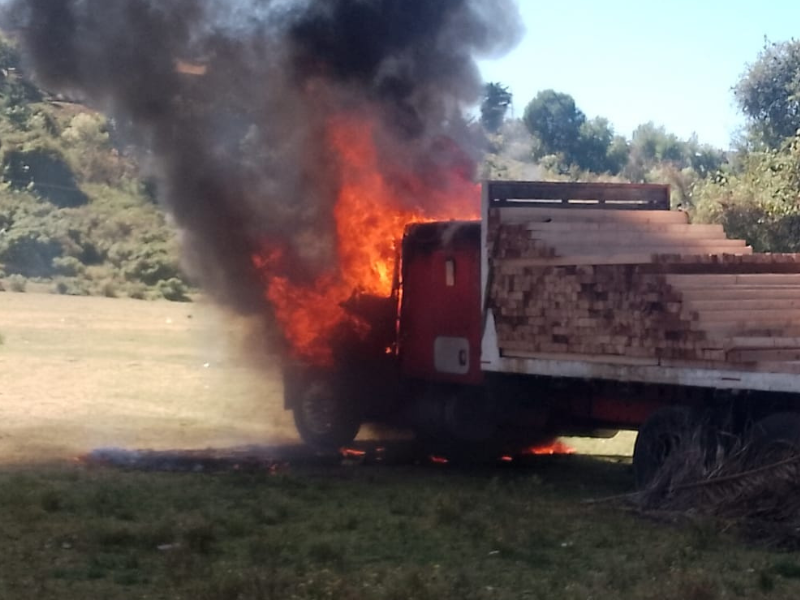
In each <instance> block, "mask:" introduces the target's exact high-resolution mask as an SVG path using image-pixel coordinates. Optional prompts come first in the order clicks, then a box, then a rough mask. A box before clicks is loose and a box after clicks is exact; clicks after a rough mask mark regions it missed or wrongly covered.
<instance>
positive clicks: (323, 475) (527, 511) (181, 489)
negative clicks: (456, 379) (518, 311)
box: [0, 456, 800, 600]
mask: <svg viewBox="0 0 800 600" xmlns="http://www.w3.org/2000/svg"><path fill="white" fill-rule="evenodd" d="M631 479H632V478H631V474H630V466H629V465H628V464H624V463H620V462H609V461H605V460H599V459H596V458H588V457H579V456H555V457H537V458H536V459H535V460H532V461H530V463H529V464H527V465H526V466H525V467H524V468H519V467H510V468H509V467H506V468H502V467H491V468H489V467H481V468H478V467H473V468H469V467H466V468H465V467H455V466H452V465H448V466H435V465H421V466H369V465H350V466H345V465H342V466H338V465H318V466H315V465H308V464H304V465H299V466H296V467H295V466H289V467H288V468H287V469H285V470H283V471H281V472H279V473H270V472H268V471H266V470H265V471H263V472H259V471H250V472H231V471H227V472H215V473H208V472H204V473H190V472H173V473H161V472H157V473H154V472H137V471H128V470H123V469H115V468H104V467H92V466H86V465H61V466H59V465H50V466H35V467H13V468H10V467H9V468H5V469H4V470H3V471H2V472H0V544H2V546H0V598H3V599H5V598H9V599H16V598H20V599H22V598H36V599H39V598H41V599H49V598H54V599H55V598H58V599H64V598H81V599H93V598H98V599H100V598H102V599H115V598H120V599H122V598H124V599H130V598H148V599H160V598H164V599H167V598H169V599H182V598H185V599H187V600H189V599H198V600H205V599H208V600H212V599H213V600H265V599H278V598H280V599H290V598H298V599H323V598H326V599H327V598H330V599H338V598H343V599H354V600H360V599H364V600H367V599H376V600H401V599H419V600H428V599H430V600H434V599H437V600H438V599H450V598H452V599H456V598H457V599H459V600H465V599H466V600H469V599H495V598H497V599H509V600H510V599H519V598H542V599H545V598H546V599H548V600H554V599H555V600H557V599H561V598H636V599H648V598H652V599H676V600H677V599H688V600H712V599H716V598H797V597H798V595H799V594H800V557H798V556H797V555H795V554H791V553H779V552H775V551H771V550H767V549H763V548H756V547H752V546H748V545H746V544H744V543H743V542H742V541H741V540H740V539H738V538H736V537H735V536H734V535H732V534H730V533H725V532H722V531H720V529H719V528H718V527H715V526H713V525H712V524H708V523H706V522H704V521H697V520H678V521H676V522H669V523H665V522H659V521H655V520H652V519H647V518H642V517H641V516H638V515H636V514H631V513H629V512H625V511H622V510H620V509H619V507H618V506H616V505H613V504H609V503H587V502H586V500H589V499H592V498H598V497H604V496H611V495H615V494H621V493H625V492H629V491H631V490H630V486H631Z"/></svg>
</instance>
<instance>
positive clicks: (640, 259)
mask: <svg viewBox="0 0 800 600" xmlns="http://www.w3.org/2000/svg"><path fill="white" fill-rule="evenodd" d="M751 251H752V249H751V248H745V249H744V252H751ZM668 256H677V255H674V254H673V255H668ZM688 256H691V255H688ZM704 256H709V255H704ZM730 256H733V254H730ZM657 258H659V255H655V256H654V255H652V254H636V253H632V254H612V255H588V256H557V257H554V258H504V259H496V262H497V263H499V264H500V265H506V266H508V267H512V268H520V269H522V268H525V267H559V266H573V265H574V266H579V265H598V266H599V265H641V264H648V263H652V262H654V259H657ZM692 277H694V275H693V276H692ZM700 277H702V276H700ZM676 287H677V286H676Z"/></svg>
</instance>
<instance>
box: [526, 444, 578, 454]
mask: <svg viewBox="0 0 800 600" xmlns="http://www.w3.org/2000/svg"><path fill="white" fill-rule="evenodd" d="M523 454H527V455H537V456H541V455H547V454H575V449H574V448H570V447H569V446H567V445H566V444H565V443H564V442H562V441H561V440H556V441H555V442H553V443H551V444H545V445H543V446H532V447H530V448H527V449H526V450H525V451H524V452H523Z"/></svg>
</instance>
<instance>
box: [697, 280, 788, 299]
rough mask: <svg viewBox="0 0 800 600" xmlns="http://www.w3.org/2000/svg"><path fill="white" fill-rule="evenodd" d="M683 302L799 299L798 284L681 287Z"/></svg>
mask: <svg viewBox="0 0 800 600" xmlns="http://www.w3.org/2000/svg"><path fill="white" fill-rule="evenodd" d="M681 295H682V296H683V299H684V301H685V302H697V301H699V302H703V301H706V302H714V301H717V300H725V299H729V298H735V299H737V300H760V299H763V298H765V297H767V298H772V299H774V300H794V299H800V284H797V285H783V286H771V285H764V286H744V285H723V286H714V287H698V288H682V289H681Z"/></svg>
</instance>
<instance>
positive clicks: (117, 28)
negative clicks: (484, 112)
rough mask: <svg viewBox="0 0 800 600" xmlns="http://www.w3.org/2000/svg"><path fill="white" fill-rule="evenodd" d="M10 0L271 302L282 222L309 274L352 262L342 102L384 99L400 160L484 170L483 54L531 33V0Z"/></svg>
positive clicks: (245, 281)
mask: <svg viewBox="0 0 800 600" xmlns="http://www.w3.org/2000/svg"><path fill="white" fill-rule="evenodd" d="M0 4H2V5H3V6H4V9H3V13H4V14H3V16H4V21H5V22H6V25H7V26H10V27H12V28H13V29H15V30H16V31H18V32H19V33H20V36H21V39H22V43H23V49H24V51H25V53H26V56H27V57H28V59H29V63H30V66H31V67H32V68H33V71H34V72H35V74H36V76H37V77H38V79H39V80H40V81H41V82H42V83H43V84H44V85H46V86H48V87H49V88H50V89H52V90H55V91H61V92H64V93H69V94H71V95H73V96H78V97H81V98H83V99H84V100H85V101H87V102H89V103H91V104H93V105H94V106H97V107H99V108H101V109H103V110H106V111H107V112H108V113H109V114H111V115H112V116H113V117H114V118H115V122H116V123H117V124H118V126H119V127H120V128H121V129H122V130H123V131H125V132H127V133H128V134H129V135H130V136H132V137H133V138H135V140H136V141H137V142H138V144H139V146H140V147H142V148H146V149H147V150H146V152H147V153H148V160H147V162H148V164H152V165H155V169H156V171H157V173H156V174H157V176H158V178H159V181H160V191H161V195H162V200H163V203H164V205H165V206H166V207H167V209H168V210H169V212H170V213H171V214H172V215H173V218H174V220H175V222H176V224H177V225H178V227H179V228H180V230H181V232H182V239H183V245H184V250H185V252H184V254H185V259H186V260H185V262H186V265H187V269H188V270H189V272H190V273H191V274H192V275H193V276H194V277H195V279H196V280H197V281H198V282H199V283H200V284H201V285H202V287H203V288H204V289H205V290H206V291H207V292H208V293H209V294H211V295H212V296H213V297H214V298H215V299H217V300H218V301H219V302H221V303H224V304H226V305H228V306H230V307H233V308H234V309H236V310H239V311H244V312H251V311H254V310H257V311H263V310H265V307H264V299H263V292H262V284H261V282H260V281H259V277H258V274H257V273H256V272H255V270H254V267H253V261H252V256H253V253H254V252H257V251H258V248H259V247H260V245H261V244H263V242H264V241H265V240H268V241H270V242H271V243H273V244H276V245H280V246H281V247H283V248H284V249H285V251H286V253H287V256H288V260H287V261H286V263H285V264H286V265H287V266H286V269H287V272H286V273H285V275H286V276H288V277H290V278H292V279H295V280H297V279H302V278H304V277H306V278H310V277H313V276H315V275H316V274H318V273H319V272H320V271H321V270H325V269H331V268H335V266H336V256H335V251H334V249H333V248H334V246H333V244H332V218H331V210H332V206H333V203H334V199H335V194H336V190H337V169H336V161H335V160H333V159H332V157H331V156H329V154H328V152H327V149H326V148H325V145H324V144H323V143H322V141H321V140H322V139H323V128H324V125H325V120H326V119H327V118H329V117H330V116H331V115H333V114H336V113H338V112H342V111H346V112H349V113H350V114H364V115H370V116H371V117H372V118H374V119H375V120H376V121H377V123H378V128H377V130H376V133H375V136H376V138H379V139H378V142H379V147H380V149H381V152H384V153H385V154H386V155H387V156H390V157H391V160H388V161H387V164H393V165H394V166H395V168H396V167H397V166H398V165H401V166H402V167H403V168H406V169H414V170H416V171H418V172H419V174H420V175H421V176H423V177H428V178H429V179H430V180H431V184H432V185H437V178H436V175H435V170H433V171H432V170H431V169H430V165H436V164H442V163H443V162H444V163H448V162H449V163H454V162H455V163H458V164H459V165H461V168H462V169H463V171H464V176H466V177H469V176H472V175H473V173H472V172H471V171H472V170H474V164H475V163H474V158H475V155H474V154H472V152H473V149H472V148H471V147H470V142H469V134H468V132H467V127H466V126H465V121H464V119H463V117H462V114H463V111H464V110H465V109H466V108H468V107H470V106H471V105H474V104H475V102H476V101H477V100H478V99H479V95H480V92H481V81H480V77H479V73H478V69H477V66H476V62H475V59H476V58H480V57H491V56H497V55H499V54H501V53H503V52H504V51H506V50H508V49H509V48H510V47H512V46H513V45H514V44H515V43H516V41H517V39H518V37H519V35H520V33H521V32H520V28H519V25H518V23H519V21H520V20H519V15H518V13H517V8H516V5H515V1H514V0H296V1H292V0H167V1H165V0H5V1H4V0H0ZM186 65H189V66H190V68H188V69H187V68H185V66H186ZM182 66H183V67H184V68H182ZM187 71H188V72H189V73H187ZM191 72H194V74H190V73H191ZM200 74H202V75H200ZM443 139H447V140H452V141H455V142H456V144H455V147H458V148H459V150H458V152H454V150H453V148H454V145H453V144H442V140H443ZM465 157H467V158H466V159H465ZM470 159H473V160H470ZM387 176H391V174H390V173H387ZM398 193H400V194H402V190H399V192H398ZM405 200H406V201H407V202H408V203H411V204H419V203H421V202H424V199H422V198H418V197H417V198H415V197H409V198H406V199H405Z"/></svg>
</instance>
